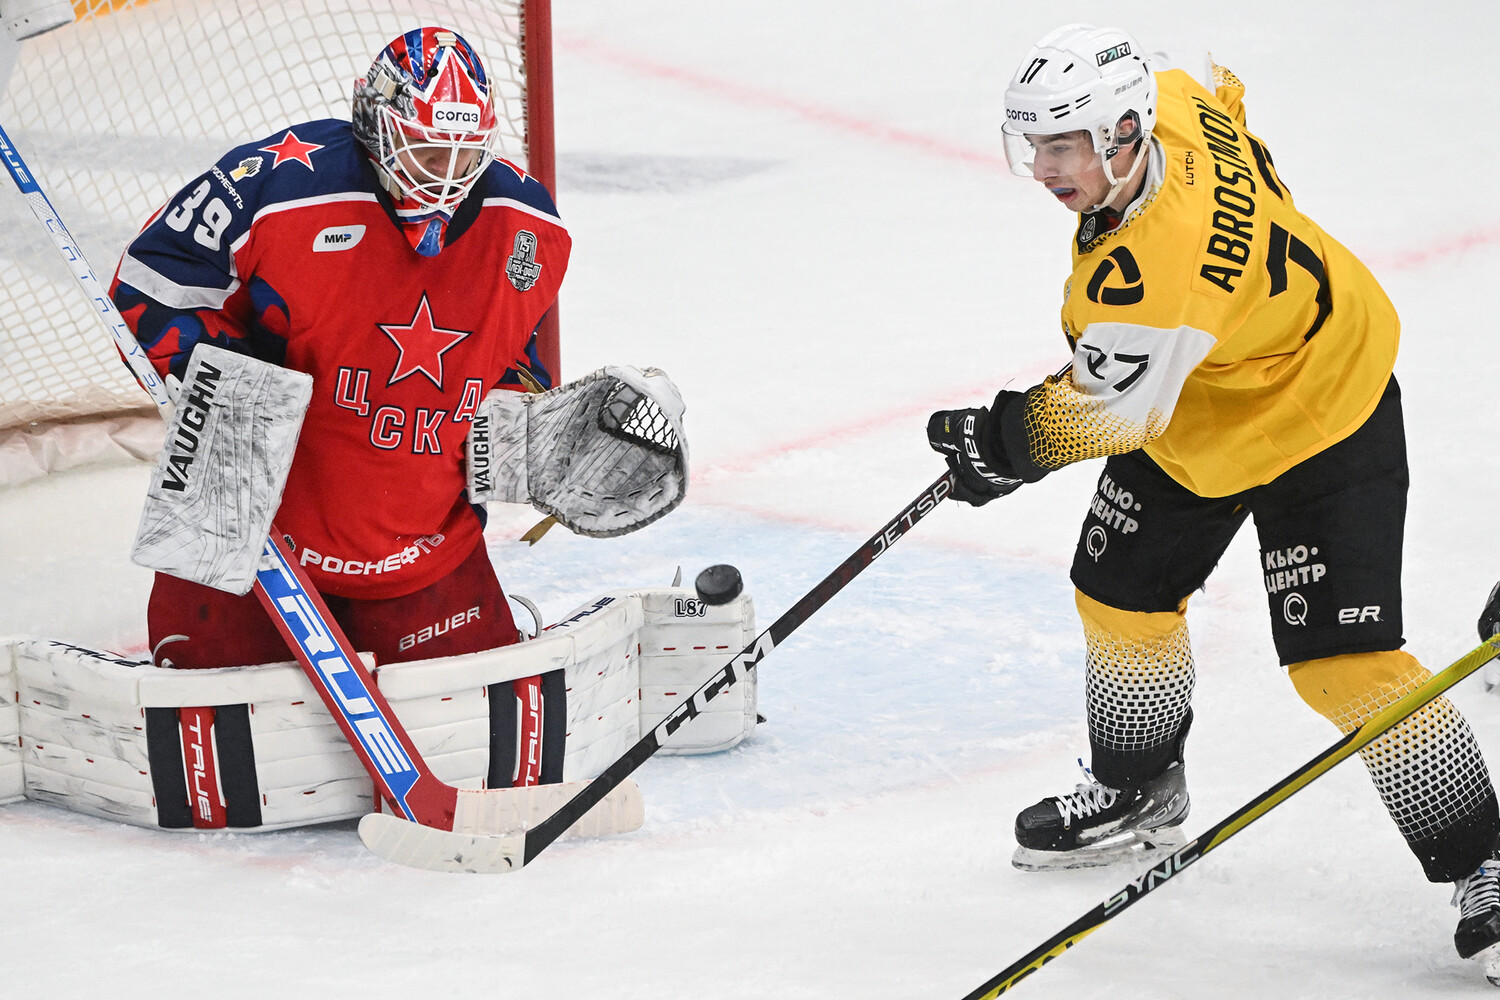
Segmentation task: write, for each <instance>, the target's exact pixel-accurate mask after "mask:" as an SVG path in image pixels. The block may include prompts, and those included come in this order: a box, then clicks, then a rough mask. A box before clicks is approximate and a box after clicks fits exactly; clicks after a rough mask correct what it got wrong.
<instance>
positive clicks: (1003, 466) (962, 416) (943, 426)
mask: <svg viewBox="0 0 1500 1000" xmlns="http://www.w3.org/2000/svg"><path fill="white" fill-rule="evenodd" d="M1002 395H1004V394H1003V393H1002ZM1010 395H1014V396H1019V395H1021V394H1020V393H1010ZM998 398H999V397H997V402H998ZM989 418H990V411H989V409H988V408H986V407H983V406H981V407H979V408H977V409H972V410H939V411H938V412H936V413H934V414H933V415H932V416H931V418H929V419H928V421H927V443H928V444H930V445H932V450H933V451H935V452H938V453H939V454H940V455H942V456H943V457H944V458H946V459H947V460H948V468H950V469H952V470H953V478H954V487H953V498H954V499H955V500H962V501H963V502H964V503H967V504H972V505H973V506H975V507H983V506H984V505H985V504H987V503H989V502H990V501H991V500H994V499H995V498H996V497H1003V496H1005V495H1006V494H1007V493H1012V492H1014V491H1015V490H1016V489H1017V488H1018V487H1019V486H1020V485H1021V482H1022V480H1021V479H1020V478H1019V477H1017V476H1016V475H1015V474H1014V473H1013V472H1012V471H1011V468H1010V463H1009V462H1008V461H1006V459H1005V455H1004V451H1003V449H1002V448H999V447H997V445H998V437H999V436H998V435H995V434H991V435H988V436H987V435H986V434H985V431H986V429H987V422H988V420H989Z"/></svg>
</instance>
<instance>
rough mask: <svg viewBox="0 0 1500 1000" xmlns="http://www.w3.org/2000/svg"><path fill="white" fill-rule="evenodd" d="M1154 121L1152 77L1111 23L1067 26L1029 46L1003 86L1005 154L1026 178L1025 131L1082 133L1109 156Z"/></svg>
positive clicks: (1134, 46)
mask: <svg viewBox="0 0 1500 1000" xmlns="http://www.w3.org/2000/svg"><path fill="white" fill-rule="evenodd" d="M1155 127H1156V77H1155V76H1154V75H1153V74H1152V72H1151V68H1150V67H1149V66H1148V65H1147V64H1146V58H1145V54H1144V53H1143V52H1142V51H1141V46H1140V43H1138V42H1137V41H1136V40H1135V39H1134V38H1132V37H1131V36H1130V35H1129V34H1128V33H1127V32H1124V31H1121V30H1120V29H1118V28H1096V27H1094V26H1093V25H1091V24H1067V25H1064V26H1063V27H1061V28H1058V29H1056V30H1055V31H1052V32H1049V33H1048V34H1047V35H1046V37H1044V38H1043V39H1042V40H1041V41H1039V42H1037V43H1036V45H1034V46H1032V49H1031V51H1030V52H1028V53H1027V54H1026V58H1025V59H1023V60H1022V61H1021V66H1020V68H1019V69H1017V70H1016V75H1015V77H1014V78H1012V80H1011V82H1010V86H1008V87H1006V88H1005V124H1004V125H1003V126H1002V127H1001V133H1002V134H1003V135H1004V137H1005V158H1006V160H1007V161H1008V162H1009V163H1010V169H1011V172H1012V173H1016V174H1020V175H1021V176H1023V177H1030V176H1031V164H1032V159H1033V152H1034V151H1033V150H1032V148H1031V143H1030V142H1029V141H1028V140H1027V139H1026V136H1028V135H1057V134H1059V133H1062V132H1076V131H1080V130H1083V131H1087V132H1088V133H1089V135H1090V136H1091V137H1092V138H1093V142H1094V151H1095V152H1096V153H1098V154H1099V155H1100V157H1101V158H1102V159H1103V161H1104V165H1105V171H1106V173H1108V172H1109V161H1110V160H1111V159H1112V158H1113V157H1114V155H1115V154H1116V153H1117V152H1119V151H1120V148H1121V147H1122V146H1126V145H1129V144H1130V143H1133V142H1135V141H1137V140H1141V139H1145V138H1146V137H1147V136H1149V135H1150V134H1151V132H1152V130H1153V129H1154V128H1155Z"/></svg>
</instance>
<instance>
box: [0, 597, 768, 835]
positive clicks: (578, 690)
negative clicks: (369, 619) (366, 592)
mask: <svg viewBox="0 0 1500 1000" xmlns="http://www.w3.org/2000/svg"><path fill="white" fill-rule="evenodd" d="M754 633H755V623H754V610H753V606H752V604H751V601H750V599H749V598H748V597H744V596H742V597H739V598H737V599H736V600H734V601H733V602H731V603H729V604H725V605H723V606H720V607H709V606H707V605H705V604H703V603H702V602H701V601H698V600H696V598H695V597H694V595H693V592H692V591H691V590H688V589H686V588H660V589H645V590H622V591H614V592H611V593H609V594H606V595H604V596H602V597H600V598H598V599H597V600H595V601H592V602H590V603H588V604H586V605H584V606H582V607H580V608H579V609H577V610H576V611H575V612H573V613H572V614H571V615H569V616H568V617H567V618H566V619H564V620H563V621H561V622H559V623H558V624H556V625H553V626H552V627H551V628H549V629H548V630H546V631H545V632H543V633H542V635H541V636H539V637H538V638H536V639H533V640H531V641H529V642H524V643H521V644H518V645H514V646H507V647H503V648H501V649H497V650H491V651H487V652H483V653H473V654H467V655H463V656H453V657H446V658H442V659H435V660H419V661H411V662H406V663H394V664H390V665H387V666H385V667H380V668H377V669H376V670H375V675H376V679H377V681H378V684H379V686H380V689H381V691H382V693H384V694H385V695H386V697H387V698H388V699H389V701H390V703H391V706H392V708H393V709H394V710H395V712H396V714H397V716H398V717H399V718H400V719H401V721H402V723H403V724H404V725H405V726H406V728H407V730H408V732H409V733H410V735H411V738H412V740H413V741H414V743H415V744H416V746H417V748H418V749H419V750H420V751H421V753H422V755H423V757H424V758H425V759H426V761H427V763H428V765H429V766H430V767H431V768H432V771H433V773H434V774H435V775H436V776H437V777H438V778H440V779H441V780H443V781H445V782H447V783H449V784H452V785H455V786H457V787H459V788H470V789H477V788H483V787H494V785H495V782H494V781H493V780H492V778H491V773H492V771H493V770H494V769H495V768H496V767H497V766H498V767H502V768H503V767H504V763H503V762H504V761H506V760H513V759H514V757H515V754H516V753H517V748H516V747H514V746H506V745H504V744H505V743H506V738H507V736H508V737H509V740H511V741H513V740H514V738H515V736H514V733H515V730H514V729H513V728H507V727H506V726H505V725H503V718H504V714H505V712H506V710H507V709H511V706H510V702H511V701H513V699H512V698H511V697H510V694H511V685H510V683H509V682H510V681H512V680H513V679H515V678H518V677H531V676H535V675H539V674H541V675H546V674H548V673H549V672H552V671H560V672H561V676H562V677H563V678H564V685H563V686H564V687H565V688H566V697H565V706H566V710H565V712H558V713H557V714H556V715H555V716H554V715H553V713H552V712H549V713H548V715H549V716H552V717H553V728H554V731H555V728H556V726H555V723H556V722H557V721H560V720H562V719H563V718H565V719H566V723H565V726H564V727H563V729H564V735H563V738H562V739H561V740H560V741H559V740H557V739H556V737H555V732H554V733H551V734H548V733H544V737H543V743H544V744H547V745H551V746H552V747H558V746H559V743H560V749H561V757H562V767H561V778H562V780H564V781H576V780H582V779H587V778H591V777H593V776H594V775H596V774H598V773H599V772H600V771H602V770H603V769H604V768H605V767H607V766H608V765H609V764H610V763H611V762H613V761H614V760H615V759H616V758H618V757H619V756H620V755H621V754H622V753H624V752H625V751H626V750H628V749H629V748H630V747H631V746H633V745H634V744H635V743H636V742H637V741H638V740H639V739H640V736H641V734H642V733H643V732H648V731H650V729H651V728H652V727H654V726H655V725H657V724H658V723H660V722H661V721H662V719H663V718H665V716H666V714H667V713H668V712H669V711H671V710H672V709H673V708H674V707H675V706H676V705H677V703H678V702H679V701H680V700H681V699H682V697H683V696H684V695H685V694H687V693H689V692H691V691H692V690H693V689H694V688H695V687H697V686H698V685H700V684H701V683H702V682H703V681H704V680H705V679H706V678H707V677H708V676H709V675H710V674H711V673H713V672H714V671H715V670H716V669H718V667H719V666H720V665H721V664H722V661H723V660H724V658H725V657H726V656H728V655H731V654H733V653H734V652H735V651H737V650H739V649H741V648H743V647H744V646H745V645H746V644H747V643H748V642H750V641H751V639H752V638H753V637H754ZM196 706H211V707H207V708H203V707H196ZM511 710H512V711H513V709H511ZM755 721H756V712H755V677H754V674H753V673H752V674H750V675H749V676H748V677H747V678H746V679H745V681H744V682H743V683H742V684H740V685H737V686H736V687H735V688H734V689H733V690H732V691H729V692H726V694H725V696H724V697H723V698H721V699H716V700H715V701H714V703H713V704H712V705H711V706H709V709H708V710H707V711H705V712H704V713H702V714H700V716H699V717H698V718H697V719H695V720H694V721H693V722H691V723H690V724H688V725H686V726H684V727H683V728H682V729H681V730H679V731H678V732H677V733H676V735H675V736H674V737H673V738H672V740H671V742H670V744H669V745H668V746H667V747H666V748H664V749H663V750H662V751H661V752H663V753H679V754H689V753H710V752H713V751H717V750H724V749H728V748H729V747H732V746H734V745H736V744H738V743H739V742H740V741H741V740H743V739H744V738H745V736H747V735H748V734H749V732H750V731H751V729H752V728H753V727H754V725H755ZM504 783H505V782H504V781H503V780H502V782H501V784H504ZM23 797H24V798H30V799H35V800H38V801H43V802H49V803H52V804H55V805H60V806H63V807H64V808H68V809H73V810H75V811H78V812H83V813H88V814H90V815H94V816H102V817H105V818H108V819H114V820H120V821H123V822H126V823H132V824H135V825H138V826H154V827H161V828H166V829H183V830H192V829H202V828H205V827H210V828H211V827H214V826H219V827H230V828H236V829H244V830H274V829H281V828H286V827H295V826H304V825H308V824H313V823H325V822H329V821H332V820H341V819H351V818H355V817H358V816H362V815H364V814H366V813H368V812H370V811H371V810H372V809H373V808H374V801H373V795H372V786H371V782H370V779H369V776H368V775H367V774H366V772H365V771H364V768H363V767H362V766H361V764H360V762H359V760H358V759H357V758H356V757H355V755H354V753H353V752H352V751H351V750H350V748H349V745H348V743H347V742H346V741H345V740H344V738H343V736H342V735H341V733H340V731H339V729H338V727H337V726H336V725H335V723H334V722H333V719H332V718H331V717H330V716H329V715H328V713H327V711H326V710H325V709H324V708H323V706H322V703H321V702H320V701H319V700H318V697H317V695H316V693H315V692H314V691H313V689H312V686H311V684H310V683H309V682H308V680H307V678H306V676H305V675H304V674H303V673H302V671H301V670H299V669H298V668H297V667H296V666H295V665H294V664H267V665H262V666H253V667H226V668H219V669H208V670H173V669H170V668H162V667H155V666H152V665H151V664H149V663H143V662H138V661H134V660H128V659H123V658H119V657H115V656H111V655H109V654H106V653H100V652H96V651H93V650H88V649H82V648H80V647H77V646H71V645H68V644H66V643H61V642H54V641H49V640H35V639H15V640H8V641H7V640H0V802H11V801H16V800H19V799H21V798H23ZM206 818H209V821H206Z"/></svg>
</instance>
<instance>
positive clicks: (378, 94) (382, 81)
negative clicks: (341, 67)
mask: <svg viewBox="0 0 1500 1000" xmlns="http://www.w3.org/2000/svg"><path fill="white" fill-rule="evenodd" d="M495 131H496V119H495V108H494V104H493V102H492V101H491V99H490V84H489V77H488V76H487V75H486V73H485V70H484V63H482V62H481V61H480V59H479V55H478V54H477V53H476V52H475V51H474V49H473V47H471V46H470V45H469V43H468V42H466V41H464V39H463V38H462V37H461V36H460V35H459V34H458V33H457V32H454V31H449V30H448V29H446V28H431V27H429V28H419V29H417V30H415V31H408V32H407V33H406V34H404V35H401V36H400V37H398V38H396V39H394V40H393V41H392V42H391V43H390V44H389V45H387V46H386V47H385V48H384V49H383V50H382V51H381V53H380V55H379V56H377V57H376V58H375V62H374V64H373V65H372V66H371V67H370V71H369V73H367V74H366V75H365V76H364V77H362V78H360V79H358V80H355V81H354V134H355V136H357V137H358V138H359V140H360V142H362V143H364V145H365V148H366V149H368V150H369V151H370V155H371V156H372V157H373V158H374V160H375V168H376V171H377V172H378V173H379V175H380V182H381V184H382V186H384V187H385V189H386V190H387V191H388V192H389V193H390V195H391V197H392V199H393V200H394V201H395V206H396V215H397V217H398V218H400V219H401V221H402V224H403V226H404V227H405V228H406V229H407V238H408V239H409V240H410V241H411V244H412V246H413V247H414V248H415V249H416V250H417V252H418V253H421V254H423V255H424V256H429V257H430V256H435V255H436V254H437V253H438V252H439V251H440V250H441V249H442V245H443V239H442V237H443V231H444V230H445V229H446V227H447V224H448V220H449V219H450V218H451V217H452V214H453V210H454V209H455V208H457V207H458V204H459V202H461V201H463V200H464V198H466V197H467V196H468V194H469V192H470V190H472V189H473V187H474V184H475V182H476V181H478V180H479V177H480V175H481V174H483V173H484V169H485V167H487V166H489V164H490V161H491V160H493V159H494V150H493V148H492V143H493V140H494V136H495Z"/></svg>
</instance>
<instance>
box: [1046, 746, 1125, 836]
mask: <svg viewBox="0 0 1500 1000" xmlns="http://www.w3.org/2000/svg"><path fill="white" fill-rule="evenodd" d="M1078 766H1079V767H1081V768H1083V776H1084V777H1085V778H1087V779H1088V783H1087V784H1083V785H1075V786H1074V788H1073V791H1072V793H1071V794H1068V795H1059V796H1058V797H1057V811H1058V813H1060V814H1061V815H1062V821H1063V826H1071V825H1072V823H1073V817H1075V816H1076V817H1077V818H1078V819H1087V818H1088V817H1090V816H1092V815H1093V814H1094V813H1098V812H1103V811H1104V810H1105V809H1108V808H1109V807H1110V806H1112V805H1114V804H1115V800H1116V799H1118V798H1119V797H1120V793H1119V792H1117V791H1115V790H1114V789H1113V788H1110V787H1109V786H1108V785H1101V784H1099V782H1097V781H1095V780H1094V772H1093V771H1090V770H1089V769H1088V768H1087V767H1084V766H1083V761H1081V760H1080V761H1079V762H1078Z"/></svg>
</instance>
